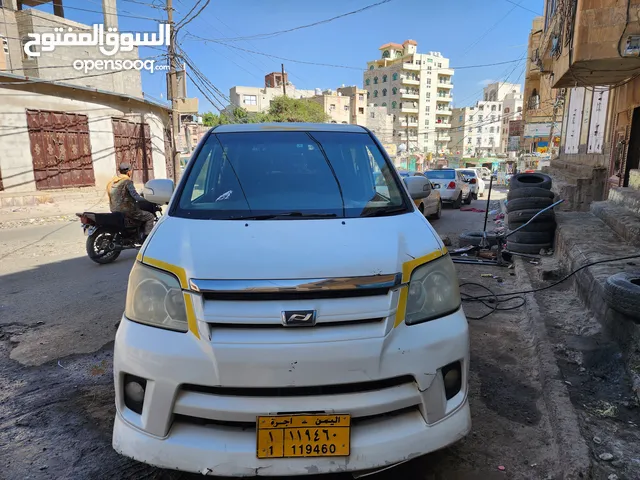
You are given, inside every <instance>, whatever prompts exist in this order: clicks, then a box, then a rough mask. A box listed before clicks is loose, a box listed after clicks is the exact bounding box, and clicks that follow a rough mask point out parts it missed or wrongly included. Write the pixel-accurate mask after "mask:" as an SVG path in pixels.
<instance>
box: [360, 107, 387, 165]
mask: <svg viewBox="0 0 640 480" xmlns="http://www.w3.org/2000/svg"><path fill="white" fill-rule="evenodd" d="M367 111H368V113H367V118H366V122H365V124H364V125H365V126H366V127H367V128H368V129H369V130H371V132H372V133H373V134H374V135H375V136H376V137H378V140H380V143H383V144H387V145H388V144H393V143H394V142H395V141H394V138H393V129H394V128H393V115H392V114H390V113H388V112H387V107H381V106H377V107H374V106H373V104H371V105H369V106H368V108H367ZM360 125H362V124H360ZM394 154H395V153H394Z"/></svg>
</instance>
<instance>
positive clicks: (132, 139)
mask: <svg viewBox="0 0 640 480" xmlns="http://www.w3.org/2000/svg"><path fill="white" fill-rule="evenodd" d="M111 121H112V125H113V142H114V144H115V147H116V168H118V165H120V164H121V163H122V162H127V163H130V164H131V166H132V167H133V181H134V183H145V182H147V181H148V180H151V179H153V178H154V176H153V157H152V155H151V151H152V149H151V130H150V128H149V125H148V124H146V123H134V122H130V121H128V120H125V119H123V118H113V119H111Z"/></svg>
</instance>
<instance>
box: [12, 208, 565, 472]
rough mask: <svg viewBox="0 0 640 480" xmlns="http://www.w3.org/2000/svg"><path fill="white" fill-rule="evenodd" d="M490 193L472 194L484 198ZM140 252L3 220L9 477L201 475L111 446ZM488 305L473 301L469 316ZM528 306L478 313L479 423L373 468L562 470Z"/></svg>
mask: <svg viewBox="0 0 640 480" xmlns="http://www.w3.org/2000/svg"><path fill="white" fill-rule="evenodd" d="M484 203H485V202H483V201H482V199H481V200H479V201H476V202H473V204H472V206H473V207H476V208H484V207H485V205H484ZM483 220H484V216H483V214H482V213H477V212H464V211H456V210H453V209H450V208H446V209H445V210H444V211H443V217H442V219H440V220H437V221H434V225H435V227H436V229H437V230H438V231H439V232H440V233H445V234H449V235H452V236H454V235H455V238H457V234H458V233H459V232H461V231H464V230H477V229H481V228H482V224H483ZM455 238H452V239H454V240H455ZM133 260H134V253H133V252H129V253H125V254H123V255H122V256H121V257H120V259H118V261H117V262H116V263H114V264H112V265H107V266H98V265H95V264H93V263H92V262H91V261H90V260H88V259H87V258H86V256H85V253H84V237H83V236H82V232H81V230H80V228H79V225H78V223H77V222H73V223H62V224H51V225H43V226H35V227H25V228H20V229H13V230H0V384H1V385H3V389H2V391H1V392H0V468H2V469H3V475H4V476H5V478H28V477H29V478H32V479H45V478H60V479H63V478H69V479H84V478H87V479H89V478H90V479H139V478H158V479H160V478H163V479H164V478H166V479H187V478H188V479H191V478H200V477H195V476H190V475H183V474H180V473H176V472H166V471H159V470H156V469H152V468H150V467H147V466H145V465H141V464H138V463H136V462H133V461H130V460H128V459H125V458H123V457H120V456H118V455H116V454H115V453H114V451H113V450H112V449H111V446H110V434H111V425H112V423H111V422H112V418H113V415H114V407H113V394H112V374H111V365H112V357H111V355H112V342H113V338H114V334H115V330H116V329H115V323H116V322H117V320H118V318H119V316H120V315H121V313H122V310H123V304H124V294H125V288H126V279H127V275H128V272H129V270H130V268H131V265H132V262H133ZM463 267H464V268H461V269H460V270H459V274H460V277H461V281H475V282H478V281H480V280H481V277H480V274H481V273H483V272H484V271H486V269H487V268H489V269H490V267H470V266H463ZM483 269H484V270H483ZM483 281H486V280H484V279H483ZM490 282H491V285H490V286H491V288H492V289H496V290H498V291H500V290H501V291H505V290H509V289H517V288H518V279H517V277H511V276H509V275H508V274H506V277H505V282H504V283H503V284H502V285H499V284H497V282H495V281H494V280H493V279H490ZM470 293H474V292H473V291H470ZM481 308H483V307H481V306H468V307H465V309H466V311H467V314H468V315H470V316H473V315H478V314H480V313H482V311H481V310H479V309H481ZM523 315H524V312H522V311H517V310H516V311H512V312H498V313H496V314H494V315H492V316H490V317H488V318H487V319H485V320H483V321H473V320H471V321H470V323H471V332H472V362H473V363H472V378H471V405H472V414H473V421H474V432H473V434H472V435H470V436H469V437H468V438H467V439H465V440H464V441H462V442H460V443H459V444H457V445H455V446H453V447H451V448H448V449H445V450H443V451H441V452H437V453H435V454H432V455H428V456H426V457H423V458H419V459H416V460H413V461H412V462H409V463H407V464H405V465H402V466H399V467H397V468H395V469H392V470H390V471H387V472H385V473H382V474H379V475H376V476H375V478H376V479H377V480H382V479H392V478H408V479H413V478H415V479H436V478H438V479H461V480H471V479H483V480H492V479H493V478H514V479H546V478H548V475H550V474H552V473H553V472H554V471H555V469H556V463H555V462H556V460H557V456H556V453H557V452H556V446H555V444H554V442H553V439H552V435H551V434H550V419H549V415H548V412H547V411H546V408H545V406H544V402H542V400H541V398H540V392H541V387H540V384H539V379H538V376H537V373H536V368H535V359H534V357H533V355H534V349H533V346H532V345H531V342H530V340H529V339H528V337H527V336H526V335H525V334H524V333H523V329H522V322H523ZM499 466H504V467H505V471H504V472H503V471H499V470H498V467H499ZM327 478H331V479H336V480H337V479H340V480H346V479H347V478H351V477H350V476H344V475H342V476H339V475H338V476H331V477H327Z"/></svg>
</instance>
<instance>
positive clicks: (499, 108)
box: [498, 92, 515, 112]
mask: <svg viewBox="0 0 640 480" xmlns="http://www.w3.org/2000/svg"><path fill="white" fill-rule="evenodd" d="M514 93H515V92H514ZM501 110H502V105H498V111H499V112H500V111H501Z"/></svg>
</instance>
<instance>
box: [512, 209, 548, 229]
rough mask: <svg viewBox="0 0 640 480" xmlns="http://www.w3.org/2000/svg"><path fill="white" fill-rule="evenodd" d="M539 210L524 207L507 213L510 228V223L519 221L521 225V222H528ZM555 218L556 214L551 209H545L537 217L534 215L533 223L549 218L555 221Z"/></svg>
mask: <svg viewBox="0 0 640 480" xmlns="http://www.w3.org/2000/svg"><path fill="white" fill-rule="evenodd" d="M539 211H540V210H539V209H525V210H518V211H516V212H510V213H507V220H508V222H509V227H510V228H511V224H512V223H519V224H521V225H522V224H523V223H526V222H528V221H529V220H531V219H532V218H533V217H534V215H535V214H536V213H538V212H539ZM555 218H556V215H555V213H553V210H547V211H546V212H543V213H541V214H540V215H539V216H538V217H536V219H535V220H534V221H533V223H537V222H545V221H550V220H554V221H555Z"/></svg>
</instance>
